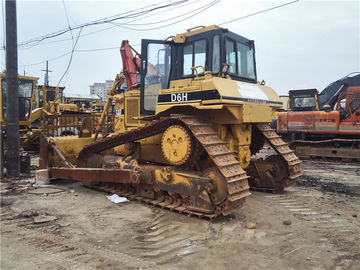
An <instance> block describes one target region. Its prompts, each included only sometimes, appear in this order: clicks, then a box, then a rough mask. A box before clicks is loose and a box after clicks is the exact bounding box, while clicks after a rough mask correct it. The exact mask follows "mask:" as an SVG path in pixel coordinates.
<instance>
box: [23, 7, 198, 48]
mask: <svg viewBox="0 0 360 270" xmlns="http://www.w3.org/2000/svg"><path fill="white" fill-rule="evenodd" d="M199 1H201V0H195V1H193V2H188V3H185V4H183V5H179V6H176V7H174V8H172V9H167V10H164V11H160V12H156V13H154V14H151V15H148V16H143V17H142V18H141V19H145V18H148V17H152V16H154V15H158V14H161V13H164V12H168V11H171V10H174V9H178V8H180V7H184V6H187V5H191V4H194V3H196V2H199ZM187 14H188V13H187ZM178 17H179V16H178ZM139 20H140V19H134V20H130V21H128V22H126V23H122V24H124V25H135V24H130V23H131V22H134V21H139ZM157 23H159V22H157ZM113 24H114V23H113ZM149 24H155V23H144V24H136V25H149ZM115 27H118V26H117V25H115V24H114V25H113V26H110V27H106V28H104V29H100V30H96V31H92V32H89V33H86V34H82V35H81V36H80V37H85V36H90V35H93V34H96V33H99V32H103V31H106V30H110V29H113V28H115ZM68 40H71V38H65V39H60V40H53V41H48V42H41V43H40V44H33V45H30V46H26V47H24V46H22V48H20V49H25V50H27V49H31V48H33V47H34V46H38V45H46V44H53V43H58V42H63V41H68Z"/></svg>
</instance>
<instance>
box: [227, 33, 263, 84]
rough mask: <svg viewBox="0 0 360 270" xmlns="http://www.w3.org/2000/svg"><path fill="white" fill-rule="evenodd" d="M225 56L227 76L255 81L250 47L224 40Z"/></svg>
mask: <svg viewBox="0 0 360 270" xmlns="http://www.w3.org/2000/svg"><path fill="white" fill-rule="evenodd" d="M225 54H226V59H225V60H226V64H227V65H229V70H228V72H229V74H232V75H235V76H238V77H241V78H246V79H251V80H255V79H256V76H255V57H254V56H255V53H254V49H253V48H252V47H251V46H249V45H246V44H243V43H240V42H235V41H234V40H231V39H226V41H225Z"/></svg>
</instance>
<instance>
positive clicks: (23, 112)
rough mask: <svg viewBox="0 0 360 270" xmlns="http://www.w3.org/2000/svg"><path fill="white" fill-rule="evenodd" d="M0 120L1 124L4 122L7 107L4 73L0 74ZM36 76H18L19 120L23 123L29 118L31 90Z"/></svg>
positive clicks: (31, 98)
mask: <svg viewBox="0 0 360 270" xmlns="http://www.w3.org/2000/svg"><path fill="white" fill-rule="evenodd" d="M0 80H1V81H0V92H1V94H0V108H1V110H0V120H1V124H2V125H5V123H6V114H7V108H8V102H7V91H8V88H7V81H6V75H5V74H4V73H1V74H0ZM37 80H38V78H35V77H28V76H18V82H19V90H18V91H19V92H18V96H19V121H20V123H19V124H20V125H23V124H24V122H25V121H26V120H28V119H29V117H30V115H31V110H32V101H33V92H34V88H35V84H36V82H37Z"/></svg>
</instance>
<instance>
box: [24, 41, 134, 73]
mask: <svg viewBox="0 0 360 270" xmlns="http://www.w3.org/2000/svg"><path fill="white" fill-rule="evenodd" d="M80 37H81V35H80ZM140 45H141V44H140V43H138V44H134V45H131V46H133V47H135V46H140ZM115 49H116V50H119V49H120V46H116V47H106V48H95V49H84V50H74V52H80V53H81V52H97V51H108V50H115ZM71 53H72V51H68V52H66V53H64V54H61V55H59V56H56V57H53V58H50V59H47V60H43V61H40V62H36V63H31V64H23V65H22V66H24V67H29V66H38V65H41V64H44V63H46V61H49V62H51V61H55V60H57V59H60V58H63V57H65V56H67V55H69V54H71Z"/></svg>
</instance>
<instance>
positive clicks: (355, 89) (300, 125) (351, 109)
mask: <svg viewBox="0 0 360 270" xmlns="http://www.w3.org/2000/svg"><path fill="white" fill-rule="evenodd" d="M343 79H344V78H343ZM350 79H351V80H343V82H344V83H343V84H339V85H337V87H336V89H334V90H333V91H332V92H333V93H332V95H328V101H327V102H324V104H327V105H324V106H323V107H322V108H321V110H320V109H319V107H321V105H320V106H319V104H320V103H321V99H320V98H319V96H320V95H321V96H322V97H324V96H325V94H324V93H323V92H324V91H325V92H327V93H329V91H328V90H327V88H325V89H324V91H323V92H322V93H320V95H318V93H317V91H316V90H315V89H308V90H294V91H289V98H290V111H288V112H279V113H278V119H277V132H278V133H279V134H281V135H282V136H283V137H286V138H287V139H288V140H290V141H291V143H290V146H291V148H295V149H296V154H297V155H298V156H299V157H300V158H302V159H311V158H315V159H319V158H321V159H326V158H331V159H334V158H335V159H341V160H345V161H350V160H356V161H360V84H359V81H360V75H357V76H354V77H350ZM337 82H338V81H337ZM348 82H350V83H348ZM333 85H334V83H332V84H331V85H330V86H333ZM319 100H320V101H319Z"/></svg>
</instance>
